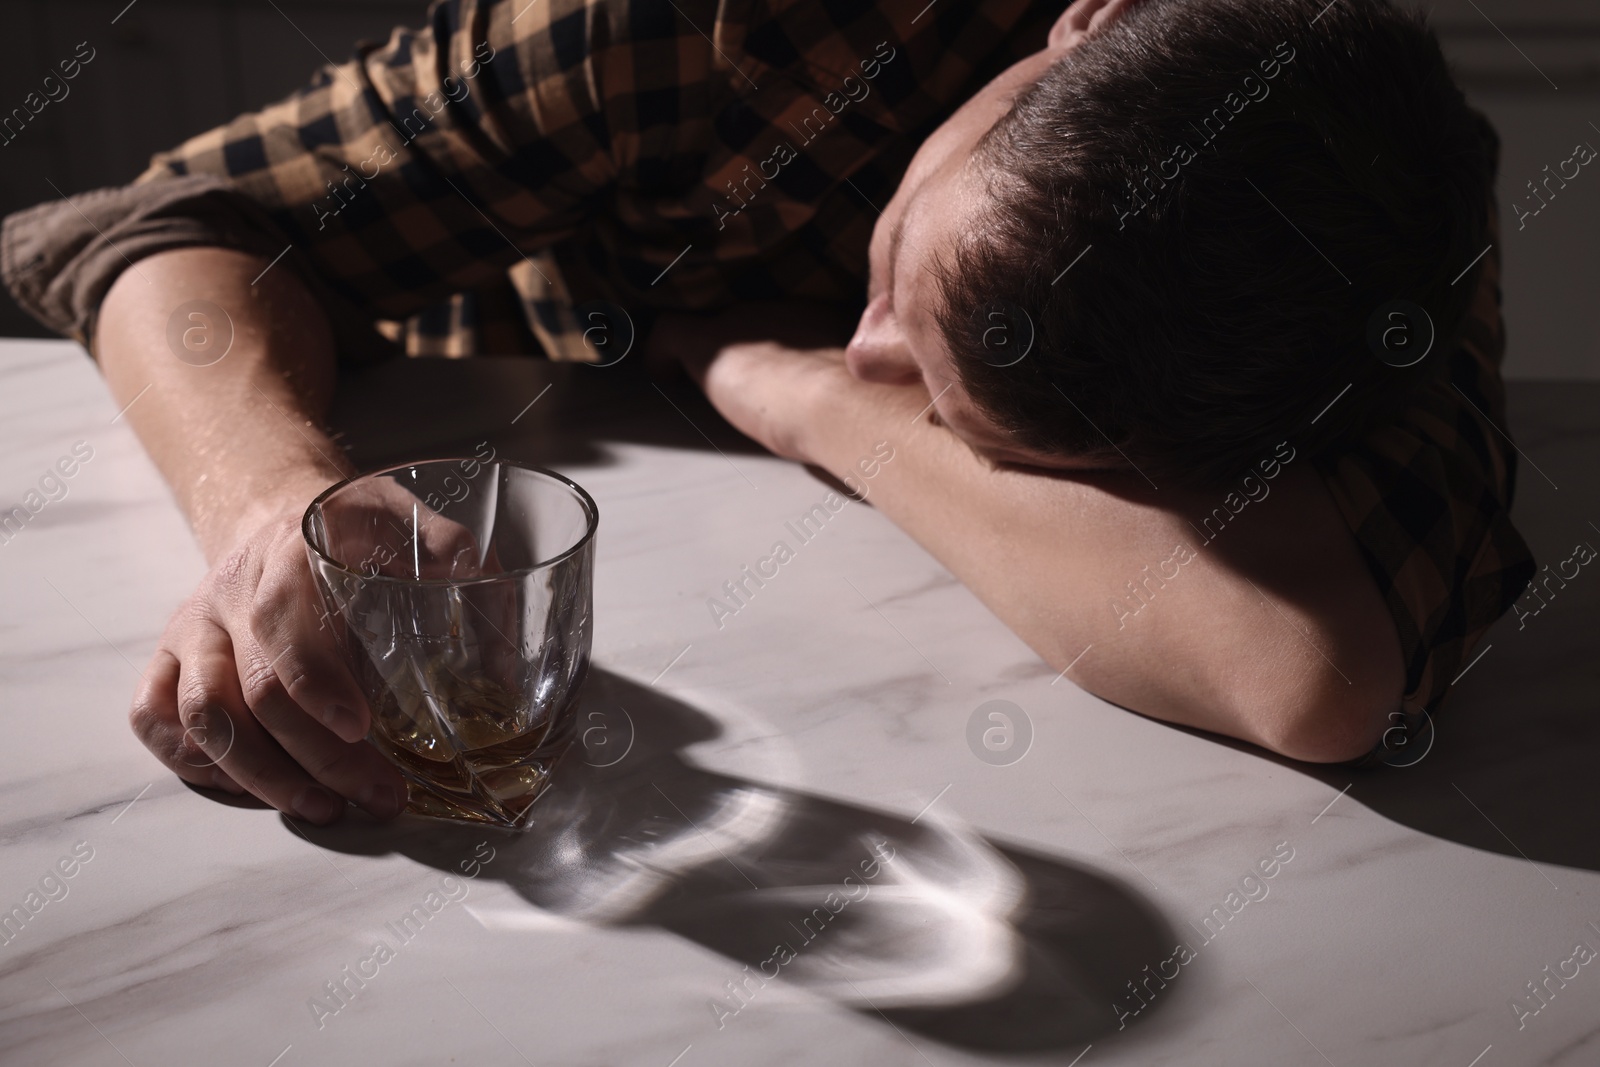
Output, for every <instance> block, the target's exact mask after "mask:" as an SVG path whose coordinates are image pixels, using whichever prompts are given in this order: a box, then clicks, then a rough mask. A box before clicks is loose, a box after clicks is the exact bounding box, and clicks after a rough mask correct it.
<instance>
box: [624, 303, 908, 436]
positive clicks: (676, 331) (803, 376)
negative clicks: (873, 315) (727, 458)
mask: <svg viewBox="0 0 1600 1067" xmlns="http://www.w3.org/2000/svg"><path fill="white" fill-rule="evenodd" d="M853 327H854V320H853V319H851V318H850V317H849V316H847V315H845V314H843V313H841V312H840V311H839V310H838V309H837V308H830V307H827V306H825V305H816V304H809V303H805V302H800V301H790V302H781V303H779V302H761V303H749V304H741V305H738V306H736V307H734V308H732V309H730V310H728V311H725V312H722V313H720V314H717V315H664V316H662V317H661V318H660V319H659V320H658V321H657V323H656V326H655V329H654V330H652V332H651V334H650V339H649V342H648V347H647V349H646V359H647V360H649V361H650V362H651V363H652V364H653V365H656V366H662V365H664V364H667V363H676V364H679V365H681V366H682V367H683V369H684V370H685V371H686V372H687V373H688V374H689V376H690V377H691V378H693V379H694V380H695V382H696V384H698V385H699V386H700V388H701V389H703V390H705V394H706V396H707V398H709V399H710V401H711V403H712V405H713V406H714V407H715V408H716V409H717V411H718V412H720V413H721V414H722V417H723V418H725V419H727V420H728V421H729V422H730V423H732V424H733V426H734V427H735V428H736V429H738V430H739V432H741V433H743V434H744V435H745V436H746V437H749V438H751V439H752V440H754V441H756V442H758V443H759V444H761V445H763V446H764V447H766V448H767V450H768V451H770V452H772V453H773V454H774V455H778V456H782V457H783V458H785V459H793V460H798V461H800V462H802V463H816V462H818V459H817V457H816V456H815V455H813V454H811V452H810V448H811V445H810V442H811V439H812V437H813V436H814V435H813V432H812V431H814V430H815V429H816V427H817V426H818V424H819V420H818V418H817V412H818V408H819V407H820V406H822V405H827V404H841V403H844V402H845V401H846V400H847V398H848V397H849V396H851V395H853V394H854V393H857V392H868V393H873V394H881V393H886V392H891V391H903V392H905V393H906V394H907V395H908V396H911V397H920V398H921V400H920V403H919V404H918V405H917V406H918V407H920V406H922V405H924V404H926V403H927V402H928V399H927V395H926V393H925V391H924V390H923V389H922V388H921V386H896V387H886V386H880V385H868V384H866V383H864V382H860V381H858V380H856V379H855V378H854V377H852V376H851V374H850V372H849V370H848V369H847V368H846V367H845V362H844V344H845V342H846V341H848V340H849V338H850V331H851V329H852V328H853ZM913 410H915V409H913Z"/></svg>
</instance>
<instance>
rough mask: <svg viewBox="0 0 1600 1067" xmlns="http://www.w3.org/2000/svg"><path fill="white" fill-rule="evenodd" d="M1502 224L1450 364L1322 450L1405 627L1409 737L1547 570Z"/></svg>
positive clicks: (1336, 494)
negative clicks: (1525, 449) (1397, 411)
mask: <svg viewBox="0 0 1600 1067" xmlns="http://www.w3.org/2000/svg"><path fill="white" fill-rule="evenodd" d="M1489 236H1490V239H1491V240H1492V241H1493V246H1492V248H1491V250H1490V252H1489V254H1488V255H1486V256H1485V257H1484V266H1483V268H1482V271H1481V274H1480V275H1479V280H1478V289H1477V292H1476V295H1475V296H1474V300H1473V305H1472V309H1471V312H1470V315H1469V318H1468V320H1467V322H1466V323H1465V324H1464V325H1463V327H1462V330H1461V334H1460V337H1459V339H1458V340H1457V341H1456V342H1455V343H1452V344H1450V345H1449V346H1448V347H1446V348H1445V350H1444V352H1443V353H1442V358H1443V359H1444V360H1445V361H1446V366H1445V368H1444V370H1445V372H1446V373H1444V374H1441V375H1438V376H1436V377H1435V379H1434V380H1432V381H1431V382H1430V383H1429V384H1427V385H1426V386H1424V387H1423V388H1422V389H1420V390H1419V391H1418V392H1417V394H1416V395H1415V397H1414V398H1413V400H1412V403H1411V404H1410V405H1409V407H1408V408H1407V410H1406V411H1405V412H1404V414H1403V415H1402V416H1401V418H1400V419H1398V420H1397V421H1396V422H1395V423H1394V424H1393V425H1391V426H1387V427H1384V428H1382V429H1379V430H1376V431H1374V432H1373V433H1371V434H1369V435H1368V436H1367V437H1366V438H1365V439H1364V440H1363V441H1361V443H1360V444H1359V445H1357V446H1356V447H1354V448H1350V449H1348V450H1346V451H1344V452H1343V453H1341V454H1339V455H1336V456H1329V457H1325V458H1323V459H1321V460H1319V461H1318V467H1319V469H1320V470H1321V473H1322V476H1323V480H1324V481H1325V482H1326V484H1327V485H1328V488H1329V490H1330V492H1331V493H1332V494H1333V498H1334V500H1335V502H1336V503H1337V504H1338V506H1339V510H1340V512H1341V513H1342V514H1343V515H1344V518H1345V521H1346V522H1347V523H1348V524H1349V526H1350V529H1351V530H1352V531H1354V533H1355V535H1356V541H1357V543H1358V544H1359V546H1360V548H1361V552H1362V555H1363V556H1364V557H1365V558H1366V561H1367V565H1368V567H1369V568H1370V569H1371V571H1372V573H1373V575H1374V576H1375V577H1376V578H1377V580H1378V586H1379V589H1380V590H1381V591H1382V593H1383V596H1384V600H1385V601H1386V602H1387V604H1388V606H1389V612H1390V614H1391V615H1392V616H1393V618H1394V621H1395V625H1396V627H1397V628H1398V629H1399V632H1400V644H1401V648H1402V649H1403V651H1404V654H1405V659H1406V696H1405V701H1404V706H1403V708H1402V709H1401V711H1402V714H1403V716H1404V717H1403V719H1397V720H1396V729H1395V731H1394V732H1393V733H1392V734H1391V735H1390V736H1389V738H1388V739H1387V742H1388V746H1387V747H1389V748H1391V749H1396V750H1403V747H1404V746H1405V745H1406V744H1407V743H1408V740H1407V739H1409V738H1411V737H1414V736H1416V734H1417V732H1418V731H1420V730H1423V729H1425V728H1426V727H1427V723H1428V717H1429V716H1430V715H1431V714H1432V713H1433V712H1434V711H1436V710H1437V709H1438V707H1439V704H1440V702H1441V701H1442V700H1443V699H1444V697H1445V694H1446V693H1447V692H1448V691H1449V689H1450V687H1451V686H1452V685H1453V684H1454V683H1455V680H1456V679H1457V678H1458V677H1459V676H1460V674H1461V672H1462V671H1463V669H1464V668H1465V667H1466V666H1467V665H1468V664H1469V663H1470V659H1469V657H1470V655H1471V653H1472V650H1473V647H1474V646H1475V645H1476V644H1477V643H1478V640H1479V639H1480V638H1481V637H1482V636H1483V634H1484V631H1486V630H1487V629H1488V628H1489V626H1490V625H1491V624H1492V623H1493V622H1494V621H1495V620H1496V619H1498V618H1499V617H1500V616H1501V615H1503V614H1504V613H1505V612H1506V610H1507V609H1508V608H1509V607H1510V606H1511V604H1512V603H1513V602H1514V601H1515V600H1516V599H1517V597H1518V596H1520V595H1521V594H1522V591H1523V589H1524V588H1526V587H1527V584H1528V582H1529V581H1531V580H1532V578H1533V574H1534V563H1533V555H1532V553H1531V552H1530V551H1529V550H1528V546H1527V544H1526V543H1525V542H1524V541H1523V540H1522V536H1521V535H1520V534H1519V533H1517V531H1516V528H1515V527H1513V526H1512V525H1511V517H1510V514H1509V512H1510V507H1511V498H1512V494H1513V492H1514V490H1515V485H1516V473H1517V463H1516V460H1517V457H1516V451H1515V449H1514V448H1513V447H1512V445H1511V442H1510V438H1509V437H1508V436H1507V435H1508V433H1509V431H1508V430H1507V428H1506V417H1505V416H1506V396H1505V385H1504V383H1503V382H1502V381H1501V379H1500V366H1501V363H1502V362H1503V360H1504V358H1505V350H1506V335H1505V329H1504V327H1503V325H1502V323H1501V315H1500V302H1501V292H1500V252H1499V245H1500V233H1499V222H1498V218H1497V216H1496V213H1494V212H1491V213H1490V235H1489ZM1430 358H1435V357H1430ZM1383 756H1384V752H1383V751H1382V749H1380V752H1379V753H1378V754H1377V757H1378V758H1383ZM1402 758H1403V757H1402Z"/></svg>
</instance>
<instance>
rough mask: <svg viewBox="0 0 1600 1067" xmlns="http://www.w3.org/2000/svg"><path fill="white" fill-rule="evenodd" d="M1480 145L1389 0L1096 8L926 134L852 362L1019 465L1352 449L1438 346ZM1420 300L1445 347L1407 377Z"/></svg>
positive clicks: (1435, 55)
mask: <svg viewBox="0 0 1600 1067" xmlns="http://www.w3.org/2000/svg"><path fill="white" fill-rule="evenodd" d="M1486 148H1487V146H1486V144H1485V141H1484V133H1483V130H1482V127H1481V126H1480V124H1479V123H1478V122H1477V120H1476V119H1475V117H1474V116H1473V115H1472V113H1471V112H1470V111H1469V110H1468V109H1467V107H1466V105H1465V103H1464V101H1463V99H1462V97H1461V94H1460V92H1459V90H1458V89H1457V88H1456V87H1455V85H1454V84H1453V82H1452V81H1451V79H1450V76H1449V73H1448V70H1447V68H1446V66H1445V63H1444V60H1443V58H1442V56H1441V55H1440V53H1439V49H1438V45H1437V42H1436V41H1435V39H1434V38H1433V36H1432V35H1431V34H1430V33H1429V32H1428V31H1427V30H1426V29H1425V28H1424V27H1423V26H1422V24H1421V23H1420V22H1419V21H1418V20H1417V19H1416V18H1414V17H1412V16H1409V15H1405V14H1402V13H1400V12H1399V11H1397V10H1396V9H1394V8H1393V7H1392V6H1391V5H1390V4H1389V3H1387V2H1386V0H1335V2H1334V3H1333V4H1332V5H1327V4H1326V0H1096V2H1093V3H1085V2H1084V0H1080V2H1079V3H1076V4H1074V5H1073V6H1072V7H1071V8H1070V9H1068V11H1067V13H1066V15H1064V16H1063V18H1062V20H1061V22H1060V23H1059V24H1058V25H1057V27H1056V32H1055V33H1053V34H1052V36H1051V42H1050V47H1049V48H1047V49H1046V50H1045V51H1043V52H1040V53H1039V54H1037V55H1035V56H1032V57H1030V58H1028V59H1026V60H1024V61H1023V62H1021V63H1019V64H1017V65H1016V66H1015V67H1013V68H1011V70H1009V71H1007V72H1006V73H1005V74H1003V75H1002V76H1001V77H999V78H997V79H996V80H995V81H994V82H993V83H991V84H990V85H989V86H987V87H986V88H985V89H984V90H983V91H982V92H980V93H979V94H978V95H977V96H975V97H974V98H973V99H972V100H971V101H969V102H968V103H967V104H966V105H965V106H964V107H963V108H962V109H961V110H960V111H958V112H957V113H956V114H955V115H954V116H952V117H951V119H950V120H949V121H948V122H946V123H945V125H944V126H942V127H941V128H940V129H939V130H938V131H937V132H936V133H935V134H934V135H933V136H932V137H931V138H929V140H928V141H927V143H926V144H924V145H923V146H922V148H921V150H920V151H919V152H918V154H917V156H916V158H915V159H914V160H913V162H912V164H911V166H910V168H909V169H908V170H907V173H906V177H905V180H904V181H903V183H902V185H901V188H900V190H899V191H898V192H897V193H896V195H895V198H894V200H893V201H892V202H891V204H890V206H889V208H888V209H887V210H886V211H885V213H884V217H883V219H882V220H881V221H880V223H879V225H878V228H877V231H876V232H875V234H874V236H873V242H872V250H871V260H872V281H871V291H870V292H869V299H870V303H869V306H868V308H867V311H866V313H865V314H864V315H863V316H862V319H861V323H860V326H859V327H858V330H857V333H856V336H855V338H854V339H853V340H852V341H851V343H850V347H849V349H848V350H847V359H848V362H849V365H850V367H851V370H852V371H853V372H854V373H855V374H856V375H857V376H859V377H862V378H866V379H869V380H877V381H913V380H920V381H922V382H923V383H924V384H925V385H926V386H927V388H928V390H929V392H930V394H931V395H933V396H935V397H936V398H937V400H936V406H935V407H936V410H937V412H938V413H939V416H940V418H941V419H942V421H944V422H945V423H946V424H947V425H949V426H950V427H951V429H952V430H954V431H955V432H956V433H958V434H959V435H960V436H961V437H963V438H964V439H965V440H966V441H968V443H970V444H972V445H973V446H974V448H976V449H977V450H979V451H980V452H981V453H983V454H985V455H987V456H989V457H990V458H992V459H995V460H997V461H1010V462H1018V463H1026V464H1032V465H1037V466H1046V467H1058V468H1069V469H1070V468H1084V467H1114V466H1121V465H1124V464H1125V463H1132V464H1134V465H1135V466H1137V467H1139V468H1140V469H1141V470H1142V471H1144V472H1145V473H1147V474H1149V475H1151V476H1153V477H1157V478H1160V477H1166V478H1170V479H1174V480H1178V481H1185V482H1191V483H1205V482H1216V481H1221V480H1224V479H1227V478H1230V477H1232V476H1233V475H1234V474H1236V473H1237V472H1238V471H1240V470H1242V469H1243V468H1245V467H1247V466H1249V465H1250V464H1251V463H1252V462H1254V461H1255V460H1257V459H1259V458H1261V457H1262V456H1264V455H1268V454H1270V453H1271V451H1272V447H1273V445H1274V444H1276V443H1277V442H1279V441H1282V440H1284V439H1286V438H1288V439H1292V440H1294V441H1295V442H1296V443H1297V444H1298V445H1300V446H1303V447H1305V448H1307V449H1308V450H1311V451H1315V450H1317V449H1321V448H1326V447H1329V446H1331V445H1334V444H1337V443H1338V442H1340V441H1343V440H1347V439H1348V438H1350V437H1351V436H1353V435H1354V434H1357V433H1360V432H1361V431H1363V430H1364V429H1366V428H1367V427H1369V426H1371V425H1372V424H1374V423H1376V422H1378V421H1380V420H1382V419H1384V418H1386V417H1388V416H1390V415H1391V414H1392V413H1393V412H1394V411H1395V410H1397V408H1398V407H1399V405H1400V404H1401V403H1402V402H1403V401H1404V398H1405V395H1406V393H1407V392H1408V391H1409V390H1410V389H1411V388H1412V386H1413V385H1414V384H1415V382H1416V381H1417V380H1418V379H1419V378H1420V377H1422V376H1424V375H1430V374H1434V373H1437V370H1438V368H1439V367H1440V365H1441V364H1442V360H1441V359H1440V358H1439V357H1440V355H1441V353H1439V352H1438V351H1437V350H1438V349H1442V348H1443V347H1444V345H1445V343H1446V342H1447V341H1448V339H1449V337H1450V335H1451V333H1452V332H1453V330H1454V328H1455V327H1456V325H1457V324H1458V323H1459V321H1460V319H1461V317H1462V316H1463V314H1464V312H1465V310H1466V308H1467V306H1468V303H1469V302H1470V298H1471V296H1472V293H1473V290H1474V288H1475V286H1474V284H1473V283H1474V281H1475V278H1476V274H1475V273H1472V272H1469V273H1468V274H1467V275H1466V276H1464V277H1461V278H1460V280H1459V282H1456V283H1455V284H1452V281H1453V280H1454V279H1456V278H1457V277H1458V275H1460V274H1461V272H1462V271H1463V270H1464V269H1465V268H1466V267H1467V265H1468V264H1469V263H1471V262H1472V261H1473V259H1474V257H1475V256H1477V255H1478V254H1479V253H1480V252H1481V251H1482V250H1483V249H1484V247H1485V245H1486V244H1487V243H1488V238H1487V237H1486V236H1484V234H1485V229H1486V225H1487V206H1488V200H1489V194H1490V186H1491V174H1490V164H1489V160H1488V155H1487V151H1486ZM1397 300H1404V301H1409V302H1411V303H1413V304H1416V305H1419V306H1420V307H1422V308H1424V309H1426V311H1427V312H1428V314H1429V316H1430V317H1431V319H1432V324H1433V326H1434V327H1435V328H1436V329H1437V331H1438V334H1439V338H1440V340H1439V343H1438V344H1437V345H1436V352H1435V354H1434V356H1433V357H1432V358H1430V359H1424V360H1423V361H1421V362H1420V363H1419V364H1417V365H1415V366H1412V367H1409V368H1403V369H1402V368H1396V367H1393V366H1391V365H1389V364H1387V363H1385V362H1383V361H1381V360H1380V359H1378V358H1377V356H1376V355H1374V353H1373V351H1372V350H1371V348H1370V347H1369V345H1368V327H1369V322H1370V321H1371V320H1372V319H1373V316H1374V313H1375V312H1377V311H1378V310H1379V309H1380V308H1381V307H1382V306H1383V305H1386V304H1389V303H1391V302H1393V301H1397ZM1412 326H1413V328H1414V329H1416V330H1417V331H1418V332H1419V333H1420V332H1424V331H1425V329H1426V327H1425V325H1424V324H1422V323H1414V324H1412ZM1024 351H1026V354H1025V355H1024V354H1022V353H1023V352H1024ZM1019 356H1020V358H1019ZM1347 385H1348V386H1350V388H1349V391H1348V392H1346V393H1344V395H1343V396H1342V397H1340V399H1339V402H1338V404H1337V405H1336V406H1335V407H1333V408H1332V409H1330V410H1329V411H1328V412H1327V414H1326V415H1325V416H1322V417H1318V416H1319V413H1320V412H1321V411H1322V409H1323V408H1324V407H1325V406H1326V405H1327V404H1328V403H1329V402H1330V401H1331V400H1333V399H1334V398H1335V397H1336V396H1337V395H1339V394H1340V393H1341V390H1344V389H1345V387H1346V386H1347Z"/></svg>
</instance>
